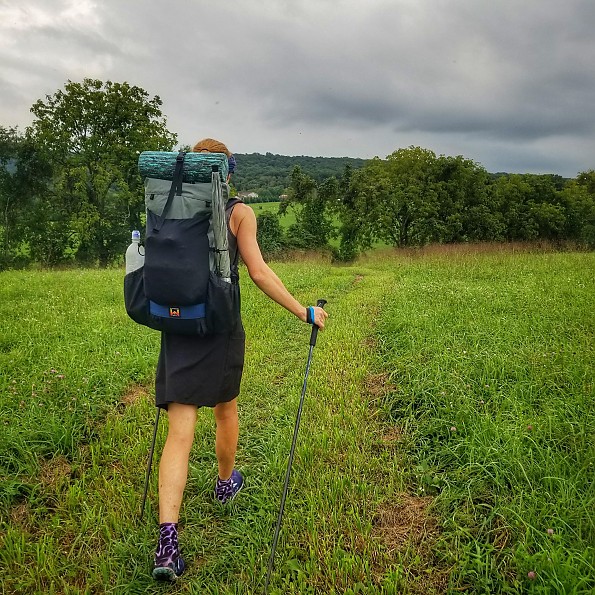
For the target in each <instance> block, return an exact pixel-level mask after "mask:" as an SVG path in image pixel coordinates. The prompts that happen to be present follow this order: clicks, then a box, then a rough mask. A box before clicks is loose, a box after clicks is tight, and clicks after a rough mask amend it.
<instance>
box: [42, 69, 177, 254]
mask: <svg viewBox="0 0 595 595" xmlns="http://www.w3.org/2000/svg"><path fill="white" fill-rule="evenodd" d="M161 105H162V102H161V99H160V98H159V97H158V96H155V97H152V98H151V97H149V95H148V93H147V92H146V91H144V90H143V89H141V88H140V87H136V86H132V85H129V84H128V83H126V82H124V83H114V82H111V81H107V82H102V81H99V80H93V79H85V80H84V81H83V82H82V83H77V82H72V81H68V82H67V83H66V85H65V86H64V90H59V91H57V92H56V93H55V94H54V95H52V96H50V95H47V96H46V98H45V100H41V99H40V100H39V101H37V102H36V103H35V104H34V105H33V106H32V108H31V111H32V112H33V114H34V115H35V117H36V119H35V121H34V122H33V125H32V127H31V133H32V135H33V137H34V139H35V141H36V143H37V145H38V146H39V147H40V148H41V150H42V151H43V152H44V154H45V155H46V156H47V159H48V160H49V161H50V162H51V164H52V165H53V167H54V172H55V177H54V184H53V196H52V197H51V199H50V198H49V197H48V200H47V201H46V203H45V205H44V207H45V208H46V211H45V213H46V216H47V221H46V222H44V223H45V224H46V225H47V224H49V223H52V224H56V225H55V227H57V228H58V227H59V225H58V224H59V223H61V222H62V223H63V222H64V221H65V220H66V221H67V225H66V227H65V228H64V229H63V231H64V233H66V234H70V235H71V237H72V239H73V242H74V245H75V248H76V256H77V258H78V259H80V260H88V261H91V260H93V261H94V260H98V261H99V263H100V264H102V265H105V264H107V263H108V262H109V261H110V260H112V259H113V258H115V257H116V256H117V255H119V254H121V253H122V252H123V250H124V248H125V246H126V244H127V242H128V235H129V231H130V229H133V228H139V227H140V226H141V213H142V212H143V204H142V192H141V180H140V177H139V176H138V174H137V167H136V162H137V158H138V153H139V152H141V151H143V150H171V149H172V147H173V146H174V145H175V142H176V135H175V134H172V133H171V132H169V131H168V130H167V128H166V122H165V118H164V117H163V115H162V113H161ZM40 233H41V231H40Z"/></svg>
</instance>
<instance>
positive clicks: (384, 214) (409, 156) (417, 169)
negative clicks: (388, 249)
mask: <svg viewBox="0 0 595 595" xmlns="http://www.w3.org/2000/svg"><path fill="white" fill-rule="evenodd" d="M435 163H436V155H435V154H434V153H433V152H432V151H430V150H428V149H422V148H421V147H413V146H412V147H409V148H407V149H398V150H397V151H395V152H394V153H392V154H390V155H389V156H388V157H387V158H386V159H385V160H382V159H379V158H374V159H372V160H371V161H369V162H368V163H367V164H366V165H365V166H364V167H363V168H362V169H361V170H359V171H357V172H355V173H354V175H353V181H352V189H353V191H354V192H355V193H356V196H357V197H356V199H355V201H354V202H355V209H356V211H357V213H358V217H360V219H361V222H362V227H363V229H362V233H363V234H364V235H373V236H375V237H378V238H380V239H382V240H384V241H386V242H388V243H391V244H393V245H395V246H407V245H409V244H423V243H424V242H426V241H428V240H430V239H431V238H432V237H434V236H435V233H436V231H435V228H436V225H437V217H438V192H437V191H438V187H437V185H436V183H435V180H434V177H433V174H434V170H435Z"/></svg>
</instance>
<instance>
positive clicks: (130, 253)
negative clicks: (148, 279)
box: [126, 229, 145, 274]
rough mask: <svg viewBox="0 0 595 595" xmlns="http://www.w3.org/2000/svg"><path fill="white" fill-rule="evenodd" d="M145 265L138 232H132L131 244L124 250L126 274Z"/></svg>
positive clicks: (143, 250) (143, 251)
mask: <svg viewBox="0 0 595 595" xmlns="http://www.w3.org/2000/svg"><path fill="white" fill-rule="evenodd" d="M144 264H145V249H144V247H143V246H141V245H140V231H138V230H137V229H135V230H134V231H133V232H132V243H131V244H130V246H128V248H127V249H126V274H128V273H132V271H136V269H140V268H141V267H142V266H143V265H144Z"/></svg>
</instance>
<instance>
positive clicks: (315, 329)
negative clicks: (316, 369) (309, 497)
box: [264, 300, 326, 595]
mask: <svg viewBox="0 0 595 595" xmlns="http://www.w3.org/2000/svg"><path fill="white" fill-rule="evenodd" d="M325 304H326V300H318V302H317V303H316V306H317V307H318V308H324V305H325ZM317 336H318V327H317V326H316V325H315V324H314V325H312V334H311V335H310V353H309V354H308V363H307V364H306V373H305V375H304V384H303V386H302V396H301V397H300V404H299V406H298V411H297V417H296V419H295V427H294V429H293V440H292V442H291V450H290V451H289V461H288V463H287V473H286V474H285V485H284V486H283V496H282V497H281V508H280V509H279V516H278V517H277V527H276V528H275V536H274V537H273V547H272V548H271V557H270V558H269V567H268V570H267V577H266V581H265V584H264V592H265V595H266V594H267V593H268V591H269V581H270V579H271V572H272V570H273V564H274V562H275V550H276V549H277V541H278V540H279V531H280V530H281V521H282V519H283V511H284V510H285V499H286V498H287V488H288V487H289V477H290V475H291V464H292V463H293V455H294V453H295V445H296V442H297V436H298V430H299V428H300V419H301V417H302V408H303V406H304V396H305V395H306V384H307V382H308V372H309V371H310V363H311V361H312V352H313V351H314V346H315V345H316V337H317Z"/></svg>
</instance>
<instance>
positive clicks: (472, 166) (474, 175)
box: [432, 155, 504, 243]
mask: <svg viewBox="0 0 595 595" xmlns="http://www.w3.org/2000/svg"><path fill="white" fill-rule="evenodd" d="M435 165H436V173H435V180H436V182H437V185H438V190H437V192H438V205H439V206H438V224H437V226H436V229H435V231H436V234H437V235H436V236H435V237H434V238H432V239H433V240H435V241H438V242H445V243H449V242H468V241H486V240H500V239H502V238H503V233H504V224H503V222H502V218H501V215H500V213H499V212H498V208H497V203H496V202H495V201H494V200H493V196H491V195H490V193H489V192H488V190H489V183H490V178H489V175H488V173H487V171H486V170H485V169H484V168H483V167H482V166H481V165H479V164H478V163H475V162H474V161H472V160H470V159H465V158H464V157H462V156H461V155H458V156H456V157H448V156H444V155H441V156H440V157H438V158H437V160H436V164H435Z"/></svg>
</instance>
